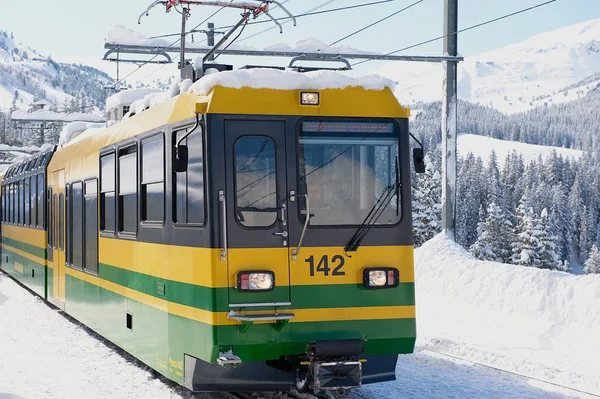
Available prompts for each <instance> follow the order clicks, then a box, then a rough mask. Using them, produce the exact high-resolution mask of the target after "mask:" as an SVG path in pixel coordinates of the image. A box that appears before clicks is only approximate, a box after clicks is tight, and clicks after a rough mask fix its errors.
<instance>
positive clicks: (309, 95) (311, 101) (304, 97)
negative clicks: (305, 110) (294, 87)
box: [300, 92, 321, 105]
mask: <svg viewBox="0 0 600 399" xmlns="http://www.w3.org/2000/svg"><path fill="white" fill-rule="evenodd" d="M320 104H321V96H320V94H319V93H315V92H302V93H300V105H320Z"/></svg>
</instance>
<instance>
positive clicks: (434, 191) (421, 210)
mask: <svg viewBox="0 0 600 399" xmlns="http://www.w3.org/2000/svg"><path fill="white" fill-rule="evenodd" d="M425 165H426V169H425V173H424V174H422V175H419V176H418V177H417V184H416V186H415V188H414V195H413V236H414V241H415V245H416V246H420V245H422V244H423V243H424V242H425V241H427V240H429V239H431V238H433V236H434V235H436V234H437V233H439V232H440V229H441V225H442V205H441V202H442V198H441V197H442V187H441V177H440V174H439V172H438V171H436V170H435V169H434V168H435V167H434V164H433V162H432V161H431V158H430V157H429V155H426V156H425Z"/></svg>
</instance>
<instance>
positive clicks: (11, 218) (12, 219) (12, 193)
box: [9, 183, 15, 223]
mask: <svg viewBox="0 0 600 399" xmlns="http://www.w3.org/2000/svg"><path fill="white" fill-rule="evenodd" d="M9 222H10V223H14V222H15V183H11V184H10V215H9Z"/></svg>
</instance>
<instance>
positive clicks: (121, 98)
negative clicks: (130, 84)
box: [106, 88, 161, 110]
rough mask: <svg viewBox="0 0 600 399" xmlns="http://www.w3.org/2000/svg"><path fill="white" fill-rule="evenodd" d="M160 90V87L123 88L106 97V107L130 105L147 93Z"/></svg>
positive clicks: (108, 108)
mask: <svg viewBox="0 0 600 399" xmlns="http://www.w3.org/2000/svg"><path fill="white" fill-rule="evenodd" d="M159 91H161V90H160V89H149V88H145V89H131V90H123V91H121V92H119V93H117V94H113V95H112V96H110V97H108V98H107V99H106V109H107V110H110V109H113V108H115V107H118V106H121V105H131V104H132V103H133V102H134V101H136V100H139V99H142V98H144V97H146V96H147V95H148V94H152V93H156V92H159Z"/></svg>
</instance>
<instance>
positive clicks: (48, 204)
mask: <svg viewBox="0 0 600 399" xmlns="http://www.w3.org/2000/svg"><path fill="white" fill-rule="evenodd" d="M52 198H54V197H53V194H52V187H48V191H47V192H46V209H47V210H48V211H47V213H46V215H47V216H48V220H46V226H48V248H52V246H53V245H52V244H53V243H54V237H53V235H54V224H53V223H52V222H53V220H52V214H53V213H54V212H53V211H52V209H53V208H52ZM48 253H51V251H48Z"/></svg>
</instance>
